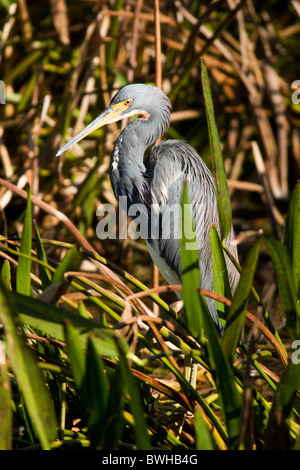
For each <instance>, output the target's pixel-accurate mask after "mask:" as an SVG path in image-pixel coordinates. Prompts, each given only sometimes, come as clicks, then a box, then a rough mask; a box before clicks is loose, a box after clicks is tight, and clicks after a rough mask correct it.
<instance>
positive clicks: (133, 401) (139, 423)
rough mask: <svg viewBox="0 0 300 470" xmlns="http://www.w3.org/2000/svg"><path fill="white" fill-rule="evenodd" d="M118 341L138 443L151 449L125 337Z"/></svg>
mask: <svg viewBox="0 0 300 470" xmlns="http://www.w3.org/2000/svg"><path fill="white" fill-rule="evenodd" d="M116 343H117V346H118V349H119V364H120V370H121V373H122V378H123V383H124V385H125V387H126V389H127V391H128V393H129V396H130V399H129V406H130V410H131V413H132V416H133V417H134V432H135V438H136V445H137V448H138V449H139V450H151V443H150V438H149V435H148V432H147V426H146V420H145V416H144V410H143V407H142V403H141V399H140V396H139V394H138V391H137V386H136V384H135V381H134V379H133V376H132V374H131V372H130V369H129V366H128V364H127V359H126V349H127V345H125V344H124V343H125V342H124V340H123V338H121V337H116Z"/></svg>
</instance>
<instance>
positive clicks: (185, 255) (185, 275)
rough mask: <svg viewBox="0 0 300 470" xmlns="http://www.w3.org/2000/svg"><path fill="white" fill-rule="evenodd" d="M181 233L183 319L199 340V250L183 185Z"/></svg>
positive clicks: (200, 316)
mask: <svg viewBox="0 0 300 470" xmlns="http://www.w3.org/2000/svg"><path fill="white" fill-rule="evenodd" d="M181 208H182V232H181V239H180V245H181V246H180V248H181V263H182V277H181V280H182V298H183V301H184V318H185V321H186V325H187V328H188V330H189V331H190V332H191V334H192V335H193V336H194V337H195V338H196V339H199V338H200V337H201V334H202V329H203V326H202V309H201V302H200V298H199V290H198V289H199V286H200V270H199V250H198V248H197V240H196V233H195V230H194V226H193V221H192V213H191V208H190V204H189V197H188V184H187V182H185V183H184V185H183V191H182V199H181Z"/></svg>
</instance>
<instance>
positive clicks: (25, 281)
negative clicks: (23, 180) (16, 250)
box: [16, 186, 32, 296]
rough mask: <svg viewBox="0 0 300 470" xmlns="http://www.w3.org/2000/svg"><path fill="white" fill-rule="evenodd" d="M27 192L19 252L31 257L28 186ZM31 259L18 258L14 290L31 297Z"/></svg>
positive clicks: (30, 211) (30, 212)
mask: <svg viewBox="0 0 300 470" xmlns="http://www.w3.org/2000/svg"><path fill="white" fill-rule="evenodd" d="M26 190H27V205H26V212H25V219H24V224H23V232H22V235H21V246H20V252H21V253H24V254H25V255H27V256H31V247H32V208H31V192H30V188H29V186H27V187H26ZM30 273H31V259H29V258H28V257H24V256H19V259H18V266H17V274H16V289H17V292H19V293H20V294H25V295H28V296H30V295H31V277H30Z"/></svg>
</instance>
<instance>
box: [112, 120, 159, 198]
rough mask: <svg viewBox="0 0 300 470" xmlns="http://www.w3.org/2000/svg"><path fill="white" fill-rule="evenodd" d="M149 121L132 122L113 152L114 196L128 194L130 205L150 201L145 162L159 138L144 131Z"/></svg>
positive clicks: (120, 137) (123, 132) (121, 135)
mask: <svg viewBox="0 0 300 470" xmlns="http://www.w3.org/2000/svg"><path fill="white" fill-rule="evenodd" d="M146 129H147V124H146V123H145V122H143V121H141V120H139V119H135V120H134V121H132V122H130V123H129V124H128V126H127V127H126V128H125V129H124V130H123V131H122V133H121V134H120V136H119V138H118V140H117V142H116V144H115V147H114V150H113V152H112V155H111V163H110V178H111V182H112V186H113V190H114V193H115V196H116V197H117V198H119V197H120V196H126V197H127V198H128V205H131V204H135V203H141V204H145V203H147V201H146V199H147V194H148V191H147V184H148V182H147V178H146V167H145V164H144V154H145V151H146V149H147V148H148V147H149V146H150V145H151V144H153V143H154V142H155V140H156V139H157V138H158V137H159V136H158V135H157V133H156V134H153V135H151V136H149V134H147V133H146V132H145V130H146Z"/></svg>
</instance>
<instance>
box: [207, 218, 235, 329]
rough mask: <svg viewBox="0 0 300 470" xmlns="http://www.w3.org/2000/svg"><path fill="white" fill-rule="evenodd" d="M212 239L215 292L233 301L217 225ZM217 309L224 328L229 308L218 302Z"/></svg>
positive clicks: (212, 233) (213, 226)
mask: <svg viewBox="0 0 300 470" xmlns="http://www.w3.org/2000/svg"><path fill="white" fill-rule="evenodd" d="M210 239H211V252H212V264H213V279H214V292H216V293H217V294H220V295H223V296H224V297H226V298H227V299H229V300H231V299H232V294H231V287H230V283H229V278H228V270H227V266H226V262H225V257H224V251H223V247H222V244H221V241H220V238H219V234H218V232H217V229H216V226H215V225H212V226H211V228H210ZM216 308H217V310H218V313H219V318H220V322H221V324H222V325H223V326H225V322H224V320H225V319H226V317H227V315H228V307H227V306H226V305H225V304H224V303H223V302H219V301H217V300H216ZM222 319H223V321H222Z"/></svg>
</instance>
